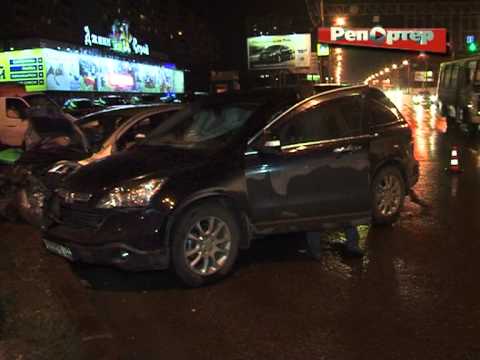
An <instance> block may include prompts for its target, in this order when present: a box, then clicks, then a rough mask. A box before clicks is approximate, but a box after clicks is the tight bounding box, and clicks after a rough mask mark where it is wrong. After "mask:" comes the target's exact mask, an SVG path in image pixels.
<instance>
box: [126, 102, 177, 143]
mask: <svg viewBox="0 0 480 360" xmlns="http://www.w3.org/2000/svg"><path fill="white" fill-rule="evenodd" d="M175 112H177V110H170V111H164V112H161V113H158V114H153V115H149V116H146V117H144V118H142V119H141V120H139V121H138V122H136V123H135V125H133V126H131V127H130V128H129V129H128V130H127V131H125V133H123V134H122V135H121V136H120V138H119V139H118V140H117V149H118V150H123V149H127V148H129V147H131V146H132V145H133V144H135V143H136V142H137V140H136V138H137V137H138V136H141V138H144V137H147V136H148V135H149V134H150V133H151V132H152V131H153V130H155V129H156V128H157V127H158V126H159V125H160V124H161V123H162V122H164V121H165V120H166V119H167V118H168V117H170V116H171V115H173V114H174V113H175Z"/></svg>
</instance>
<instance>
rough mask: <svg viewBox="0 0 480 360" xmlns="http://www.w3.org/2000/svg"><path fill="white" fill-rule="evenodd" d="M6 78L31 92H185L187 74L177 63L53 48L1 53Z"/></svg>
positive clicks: (1, 73)
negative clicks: (174, 65) (176, 67)
mask: <svg viewBox="0 0 480 360" xmlns="http://www.w3.org/2000/svg"><path fill="white" fill-rule="evenodd" d="M2 81H16V82H20V83H22V84H25V85H26V88H27V91H46V90H48V91H95V92H137V93H183V92H184V73H183V71H181V70H177V69H175V68H173V66H160V65H148V64H141V63H137V62H132V61H128V60H119V59H114V58H107V57H101V56H95V55H89V54H83V53H80V52H66V51H58V50H53V49H31V50H19V51H9V52H4V53H0V82H2Z"/></svg>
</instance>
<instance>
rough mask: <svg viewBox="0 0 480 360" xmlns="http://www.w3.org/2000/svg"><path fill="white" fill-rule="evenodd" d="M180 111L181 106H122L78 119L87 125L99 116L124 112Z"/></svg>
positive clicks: (133, 113) (135, 113) (134, 113)
mask: <svg viewBox="0 0 480 360" xmlns="http://www.w3.org/2000/svg"><path fill="white" fill-rule="evenodd" d="M176 108H178V109H180V108H182V106H181V105H179V104H175V105H173V104H142V105H120V106H115V107H110V108H107V109H103V110H100V111H96V112H94V113H90V114H87V115H85V116H82V117H80V118H79V119H78V123H79V124H81V123H86V122H88V121H90V119H93V118H95V117H96V116H99V115H105V114H115V113H123V112H131V113H132V116H134V115H137V114H139V113H141V112H149V111H151V112H154V111H155V110H168V109H176Z"/></svg>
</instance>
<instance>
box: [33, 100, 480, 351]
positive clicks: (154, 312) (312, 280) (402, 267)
mask: <svg viewBox="0 0 480 360" xmlns="http://www.w3.org/2000/svg"><path fill="white" fill-rule="evenodd" d="M401 106H402V112H403V113H404V115H405V117H407V119H408V121H409V122H410V123H411V125H412V127H413V129H414V132H415V146H416V156H417V158H418V160H420V162H421V165H420V166H421V178H420V181H419V183H418V184H417V185H416V187H415V193H416V195H417V197H418V199H416V200H415V202H413V201H411V200H407V201H406V205H405V209H404V212H403V214H402V216H401V219H400V220H399V222H398V223H396V224H395V226H393V227H382V228H371V229H370V231H369V232H368V234H366V236H364V237H363V238H362V241H361V245H362V247H363V248H364V249H365V251H366V256H365V258H364V259H363V260H344V259H342V257H341V256H339V254H338V253H337V252H336V251H335V246H334V245H335V244H329V243H327V244H326V245H325V251H324V254H323V257H322V259H321V260H320V261H318V262H316V261H313V260H311V259H310V258H309V257H308V256H307V255H306V253H305V251H304V242H303V236H302V235H290V236H284V237H276V238H270V239H263V240H261V241H258V242H256V243H255V244H254V246H253V247H252V248H251V249H250V250H248V251H245V252H243V253H242V254H241V257H240V259H239V262H238V265H237V267H236V271H235V273H234V274H233V275H232V276H231V277H229V278H228V279H226V280H225V281H223V282H221V283H219V284H216V285H213V286H210V287H206V288H201V289H194V290H190V289H184V288H182V287H180V286H179V284H178V283H177V281H176V280H175V278H174V277H172V276H171V275H170V274H169V273H168V272H153V273H151V272H149V273H140V274H138V273H137V274H132V273H124V272H119V271H116V270H111V269H105V268H98V267H91V266H80V265H72V266H68V267H67V269H68V270H67V271H71V272H72V273H73V275H74V276H68V277H65V276H63V275H59V280H58V281H59V286H62V284H61V282H62V281H76V282H81V283H82V284H83V285H84V287H80V288H81V289H82V291H84V295H85V298H86V299H88V301H89V302H90V304H91V306H92V308H93V309H95V310H96V314H95V315H96V316H97V318H98V320H99V321H101V322H102V324H104V325H105V328H106V329H108V330H107V331H108V334H107V336H105V339H107V340H105V341H108V342H109V344H110V345H111V344H112V343H113V344H114V348H115V349H116V354H115V356H114V357H115V358H119V359H172V360H173V359H239V360H240V359H242V360H245V359H422V360H423V359H480V290H479V289H480V285H479V283H478V274H480V190H479V187H480V145H479V143H480V140H479V139H480V137H479V138H476V139H475V138H471V137H468V136H467V135H465V134H463V133H462V132H461V131H460V130H458V129H447V128H446V123H445V121H444V120H443V119H441V118H439V117H437V115H436V113H435V109H434V108H432V109H424V108H422V107H414V106H410V104H408V103H406V104H403V105H401ZM451 145H458V146H459V149H460V161H461V164H462V166H463V168H464V173H463V174H461V175H449V174H447V173H446V172H445V171H444V168H445V167H446V166H447V165H448V157H449V150H450V146H451ZM32 231H33V230H32ZM49 259H50V261H51V263H52V267H51V269H52V274H54V273H55V270H56V269H59V270H62V271H65V266H64V262H63V260H62V259H59V258H57V257H55V256H53V255H52V256H49ZM57 274H59V272H57ZM69 275H71V274H69ZM66 279H68V280H66ZM65 295H66V296H67V297H68V294H65ZM72 304H74V299H72ZM72 306H74V305H72ZM72 310H74V309H72ZM97 341H98V343H99V345H100V346H101V343H102V341H103V340H102V339H101V338H100V339H98V340H97Z"/></svg>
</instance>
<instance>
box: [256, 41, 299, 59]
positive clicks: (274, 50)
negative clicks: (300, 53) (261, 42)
mask: <svg viewBox="0 0 480 360" xmlns="http://www.w3.org/2000/svg"><path fill="white" fill-rule="evenodd" d="M292 59H295V51H294V50H292V49H291V48H289V47H288V46H285V45H271V46H269V47H267V48H265V49H263V50H262V51H261V52H260V56H259V62H260V63H282V62H284V61H290V60H292Z"/></svg>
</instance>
